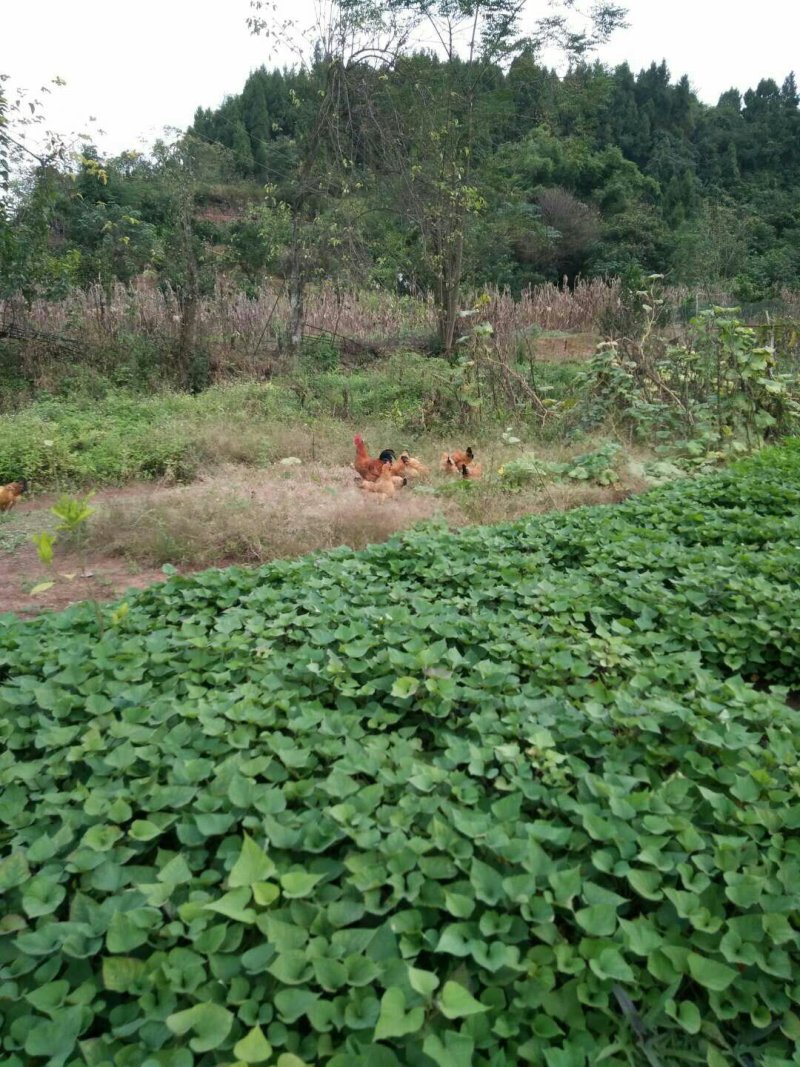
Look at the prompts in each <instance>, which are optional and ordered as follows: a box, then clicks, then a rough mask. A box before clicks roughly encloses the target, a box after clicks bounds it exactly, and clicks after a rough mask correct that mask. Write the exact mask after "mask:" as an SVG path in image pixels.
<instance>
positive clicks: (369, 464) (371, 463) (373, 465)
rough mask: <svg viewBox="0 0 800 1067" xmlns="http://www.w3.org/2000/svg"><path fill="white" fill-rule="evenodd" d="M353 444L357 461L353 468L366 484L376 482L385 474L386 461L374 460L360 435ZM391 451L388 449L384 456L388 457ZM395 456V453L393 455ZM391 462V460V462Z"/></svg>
mask: <svg viewBox="0 0 800 1067" xmlns="http://www.w3.org/2000/svg"><path fill="white" fill-rule="evenodd" d="M353 444H354V445H355V446H356V459H355V463H354V464H353V466H354V467H355V469H356V470H357V471H358V473H359V474H360V475H361V477H362V478H363V479H364V481H365V482H376V481H377V480H378V478H380V476H381V474H382V473H383V468H384V467H385V466H386V463H385V462H384V460H382V459H380V458H378V459H374V458H373V457H372V456H370V454H369V453H368V452H367V448H366V445H365V444H364V438H363V437H362V436H361V434H360V433H357V434H356V435H355V437H354V438H353ZM390 451H391V450H390V449H387V450H386V452H383V453H381V454H382V455H388V454H389V452H390ZM391 455H392V456H394V453H393V452H392V453H391ZM389 462H391V460H390V461H389Z"/></svg>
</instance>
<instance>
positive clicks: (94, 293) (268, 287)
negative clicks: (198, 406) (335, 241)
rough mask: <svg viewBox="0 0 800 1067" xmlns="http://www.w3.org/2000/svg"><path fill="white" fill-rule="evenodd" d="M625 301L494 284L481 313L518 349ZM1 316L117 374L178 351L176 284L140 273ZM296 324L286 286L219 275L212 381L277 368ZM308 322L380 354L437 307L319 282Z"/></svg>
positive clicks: (427, 331) (591, 289)
mask: <svg viewBox="0 0 800 1067" xmlns="http://www.w3.org/2000/svg"><path fill="white" fill-rule="evenodd" d="M474 299H475V297H474V295H473V296H472V297H469V298H467V299H466V301H465V307H466V308H469V306H470V305H471V303H472V302H473V300H474ZM618 300H619V284H618V283H617V282H611V283H606V282H603V281H600V280H594V281H587V282H579V283H578V285H576V286H575V288H574V289H572V290H569V289H562V288H559V287H557V286H555V285H540V286H536V287H533V288H531V289H528V290H526V291H525V292H523V293H522V295H521V296H520V297H519V298H514V297H513V296H511V295H510V294H509V293H505V292H500V291H499V290H488V291H487V292H486V293H485V294H482V299H481V305H482V307H481V317H482V318H483V319H486V320H488V321H489V322H491V323H492V325H493V327H494V330H495V335H496V337H497V341H498V344H499V345H500V346H501V347H505V348H507V349H508V350H509V351H511V350H512V349H513V348H515V347H516V345H518V343H519V341H520V339H522V338H524V337H525V336H527V335H529V334H530V333H531V331H534V330H591V329H592V327H593V325H594V324H595V323H596V322H597V319H598V317H599V316H600V315H601V313H602V312H603V311H605V310H606V309H607V308H609V307H610V306H613V305H614V304H615V303H617V302H618ZM3 315H4V317H5V318H6V319H14V320H15V321H16V322H21V323H24V324H25V326H26V327H30V328H31V329H32V330H35V331H38V332H39V333H41V334H44V335H49V336H56V337H66V338H70V339H73V340H75V341H78V342H80V343H83V344H85V345H86V351H85V352H84V353H81V352H80V350H78V352H77V353H76V352H73V351H70V354H69V360H70V362H73V363H80V362H82V361H85V362H87V363H91V362H92V361H93V360H94V361H95V362H96V361H97V359H103V358H105V361H106V363H108V364H109V366H104V367H103V370H104V371H109V370H111V371H113V369H114V361H115V355H114V353H115V352H116V353H118V354H119V353H120V352H124V350H125V349H126V348H130V347H131V346H132V345H138V346H139V348H140V349H141V353H140V355H141V358H143V359H145V361H146V360H147V359H148V358H149V359H150V361H151V362H152V361H155V362H156V363H157V362H158V361H159V359H160V358H163V357H164V356H165V354H166V353H168V352H169V351H171V350H172V349H174V347H175V345H176V343H177V340H178V334H179V329H180V317H181V309H180V303H179V300H178V297H177V295H176V293H175V292H174V291H173V290H171V289H170V288H169V287H157V286H156V285H155V284H153V283H151V282H150V281H149V280H148V279H146V278H141V279H138V280H137V281H136V282H135V283H133V284H131V285H121V284H117V285H112V286H108V287H104V286H101V285H93V286H90V287H89V288H87V289H75V290H73V291H72V292H70V293H69V294H68V295H67V296H66V297H65V298H64V299H63V300H60V301H45V300H38V301H36V302H34V304H33V305H32V307H31V308H29V309H23V308H21V307H8V306H7V307H6V308H5V309H4V311H3ZM288 321H289V304H288V299H287V297H286V292H285V290H284V288H283V287H282V286H280V285H279V284H275V283H272V282H267V283H265V284H264V285H263V286H262V287H261V288H260V289H259V290H258V291H257V292H256V293H255V295H252V296H250V295H247V294H245V293H243V292H242V291H241V290H238V289H236V288H234V287H233V286H232V285H230V284H229V283H228V282H226V281H225V280H224V279H221V280H219V281H218V282H217V285H216V287H215V289H214V291H213V293H211V294H209V295H208V296H206V297H204V298H203V299H202V300H201V302H200V307H199V312H198V339H199V343H200V344H201V345H202V346H203V348H204V350H205V351H206V353H207V355H208V360H209V365H210V374H211V378H212V380H216V381H219V380H224V379H226V378H231V377H239V376H242V375H248V376H265V375H266V376H271V375H272V374H274V373H279V372H280V371H281V370H282V369H283V367H282V364H281V360H280V348H281V344H280V342H281V340H282V339H283V338H284V337H285V334H286V328H287V323H288ZM306 321H307V324H308V327H309V331H310V333H311V334H314V333H316V332H319V331H323V332H328V333H332V334H334V335H338V337H339V338H340V339H352V340H354V341H356V342H361V343H362V344H363V345H365V346H367V347H368V348H369V347H374V348H377V349H378V350H379V351H380V350H381V349H382V348H384V347H388V348H391V347H402V346H403V345H404V344H406V345H407V344H408V343H409V342H410V341H411V340H412V339H413V340H415V341H417V342H419V341H422V342H423V343H424V342H426V341H427V340H429V339H430V338H432V337H433V336H434V334H435V333H436V310H435V308H434V306H433V303H432V301H431V300H429V299H417V298H413V297H408V296H397V295H395V294H392V293H388V292H385V291H369V290H360V291H343V290H341V289H339V288H338V287H337V286H335V285H334V284H332V283H330V284H323V285H320V286H317V287H315V288H313V289H311V291H310V292H309V294H308V298H307V302H306ZM354 350H355V351H358V350H359V349H358V345H356V347H355V349H354ZM62 358H63V357H62ZM116 358H118V359H119V358H120V356H119V355H117V357H116ZM27 359H28V361H29V364H30V366H29V367H28V368H26V370H27V371H29V372H31V373H32V376H33V377H34V378H39V379H43V384H44V385H45V386H46V385H47V381H46V376H47V369H48V366H49V364H50V363H52V360H50V359H48V354H47V346H46V345H45V346H44V349H42V347H41V346H40V347H39V348H37V346H36V345H30V346H28V348H27ZM155 369H156V370H157V369H158V368H155Z"/></svg>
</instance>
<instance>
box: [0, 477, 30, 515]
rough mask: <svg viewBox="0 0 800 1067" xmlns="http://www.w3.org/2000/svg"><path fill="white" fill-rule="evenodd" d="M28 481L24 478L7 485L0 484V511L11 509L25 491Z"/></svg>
mask: <svg viewBox="0 0 800 1067" xmlns="http://www.w3.org/2000/svg"><path fill="white" fill-rule="evenodd" d="M27 491H28V483H27V482H26V481H25V479H24V478H19V479H18V480H17V481H16V482H9V483H8V485H2V486H0V511H11V509H12V508H13V507H14V505H15V504H16V503H17V501H18V500H19V498H20V497H21V496H22V494H23V493H27Z"/></svg>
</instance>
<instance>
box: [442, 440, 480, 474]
mask: <svg viewBox="0 0 800 1067" xmlns="http://www.w3.org/2000/svg"><path fill="white" fill-rule="evenodd" d="M474 459H475V453H474V452H473V451H472V448H471V447H469V448H467V450H466V451H465V452H444V453H443V454H442V461H441V468H442V470H443V471H444V472H445V473H446V474H461V473H463V471H462V468H463V467H464V466H468V465H469V464H470V463H472V461H473V460H474Z"/></svg>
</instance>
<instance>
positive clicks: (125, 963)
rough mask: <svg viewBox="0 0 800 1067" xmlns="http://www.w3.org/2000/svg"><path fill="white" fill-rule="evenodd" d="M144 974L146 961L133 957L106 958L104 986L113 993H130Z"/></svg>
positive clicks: (104, 962)
mask: <svg viewBox="0 0 800 1067" xmlns="http://www.w3.org/2000/svg"><path fill="white" fill-rule="evenodd" d="M144 973H145V963H144V960H140V959H136V958H135V957H133V956H106V957H105V958H104V960H103V985H104V986H105V988H106V989H110V990H111V991H112V992H113V993H130V992H131V991H132V987H133V985H134V984H135V983H136V982H137V981H138V980H139V979H140V978H141V977H142V975H143V974H144Z"/></svg>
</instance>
